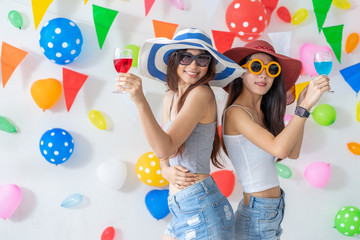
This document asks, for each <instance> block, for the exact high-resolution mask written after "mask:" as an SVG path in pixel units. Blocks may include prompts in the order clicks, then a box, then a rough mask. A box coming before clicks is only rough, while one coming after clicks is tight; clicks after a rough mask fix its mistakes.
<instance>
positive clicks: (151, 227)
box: [0, 0, 360, 240]
mask: <svg viewBox="0 0 360 240" xmlns="http://www.w3.org/2000/svg"><path fill="white" fill-rule="evenodd" d="M184 2H185V10H184V11H180V10H178V9H176V8H175V7H173V6H172V5H171V4H170V3H169V2H168V1H166V0H157V1H156V2H155V4H154V6H153V7H152V9H151V11H150V12H149V14H148V16H147V17H145V14H144V13H145V10H144V1H142V0H128V1H120V0H106V1H100V0H90V1H89V2H88V3H87V5H84V3H83V1H82V0H78V1H73V0H61V1H60V0H55V1H54V2H53V3H52V4H51V5H50V7H49V9H48V11H47V12H46V14H45V16H44V18H43V20H42V22H41V23H40V25H39V27H38V29H37V30H35V28H34V22H33V15H32V8H31V1H30V0H0V41H4V42H7V43H9V44H11V45H13V46H16V47H18V48H20V49H23V50H25V51H27V52H29V54H28V55H27V56H26V58H25V59H24V61H23V62H22V63H21V64H20V65H19V67H18V68H17V69H16V70H15V72H14V73H13V75H12V76H11V78H10V80H9V82H8V83H7V85H6V87H5V88H0V115H2V116H6V117H7V118H9V119H10V120H11V121H12V122H13V123H15V124H16V126H17V128H18V129H19V132H18V133H16V134H9V133H6V132H0V184H16V185H18V186H19V187H20V188H21V190H22V192H23V198H22V202H21V204H20V206H19V207H18V209H17V210H16V212H15V213H14V214H13V215H12V216H11V217H10V218H9V219H7V220H3V219H0V239H1V240H20V239H31V240H45V239H46V240H49V239H51V240H55V239H59V240H60V239H61V240H75V239H100V236H101V233H102V231H103V230H104V229H105V228H106V227H108V226H113V227H114V228H115V229H116V237H115V239H117V240H119V239H126V240H138V239H148V240H151V239H154V240H155V239H159V238H160V237H161V236H162V233H163V230H164V228H165V227H166V225H167V223H168V222H169V220H170V216H168V217H166V218H164V219H162V220H159V221H157V220H155V219H154V218H153V217H152V216H151V215H150V213H149V212H148V210H147V209H146V206H145V201H144V198H145V195H146V193H147V192H148V191H150V190H152V189H154V188H153V187H151V186H148V185H145V184H143V183H142V182H140V181H139V180H138V179H137V177H136V175H135V170H134V168H135V164H136V161H137V159H138V158H139V157H140V155H142V154H143V153H145V152H148V151H151V149H150V147H149V145H148V143H147V142H146V139H145V137H144V135H143V133H142V130H141V127H140V124H139V120H138V118H137V115H136V112H135V109H134V107H133V105H132V104H131V103H130V102H129V100H128V99H126V97H125V96H121V95H115V94H112V93H111V91H113V90H114V84H113V79H114V77H115V71H114V68H113V64H112V54H113V49H114V48H115V47H118V46H120V47H122V46H126V45H128V44H136V45H139V46H140V45H141V44H142V42H143V41H144V40H145V39H147V38H152V37H154V33H153V25H152V20H153V19H155V20H161V21H166V22H170V23H178V24H179V29H180V28H186V27H199V28H202V29H203V30H204V31H206V32H207V33H208V34H211V30H221V31H227V30H228V29H227V27H226V22H225V13H226V8H227V6H228V5H229V4H230V3H231V0H221V1H219V4H218V7H217V10H216V12H215V14H214V16H213V17H212V19H211V20H208V17H207V14H206V11H205V10H204V4H206V3H207V4H213V3H214V2H216V1H211V2H210V1H206V0H197V1H195V0H193V1H190V0H184ZM350 2H351V4H352V7H351V9H349V10H341V9H337V8H335V7H334V6H332V7H331V9H330V12H329V16H328V18H327V20H326V22H325V24H324V26H333V25H338V24H345V25H344V34H343V46H344V44H345V40H346V37H347V36H348V35H349V34H350V33H352V32H357V33H359V32H360V28H359V26H358V23H359V21H360V8H359V6H360V3H359V2H358V1H355V0H350ZM92 4H97V5H99V6H103V7H106V8H110V9H114V10H117V11H119V14H118V15H117V17H116V19H115V21H114V24H113V26H112V27H111V29H110V31H109V34H108V36H107V38H106V40H105V43H104V46H103V49H102V50H100V49H99V45H98V43H97V37H96V33H95V28H94V24H93V17H92ZM282 5H284V6H286V7H287V8H288V9H289V10H290V12H291V14H294V13H295V11H296V10H298V9H299V8H306V9H308V10H309V16H308V18H307V20H306V21H305V22H304V23H302V24H301V25H298V26H294V25H290V24H286V23H284V22H282V21H281V20H279V18H278V17H277V16H276V14H274V15H273V17H272V21H271V24H270V26H269V27H268V28H267V29H266V31H265V33H264V34H263V36H262V37H261V39H265V40H269V37H268V35H267V33H271V32H283V31H290V32H291V33H292V38H291V51H290V55H291V56H292V57H298V56H299V49H300V47H301V46H302V44H304V43H314V44H317V45H325V46H328V45H327V43H326V40H325V38H324V36H323V34H321V35H319V34H318V32H317V26H316V21H315V16H314V12H313V8H312V1H310V0H306V1H305V0H304V1H297V0H287V1H285V0H280V1H279V4H278V6H282ZM11 10H17V11H19V12H20V13H21V14H22V16H23V18H24V21H25V24H24V27H23V29H22V30H18V29H16V28H14V27H13V26H11V24H10V23H9V21H8V19H7V14H8V12H9V11H11ZM56 17H66V18H69V19H71V20H73V21H74V22H76V23H77V25H78V26H79V27H80V29H81V31H82V35H83V38H84V44H83V49H82V52H81V54H80V56H79V58H78V59H77V60H76V61H75V62H73V63H71V64H69V65H66V66H65V67H67V68H69V69H72V70H75V71H77V72H80V73H83V74H86V75H88V76H89V78H88V80H87V81H86V82H85V84H84V85H83V88H82V89H81V90H80V91H79V93H78V95H77V97H76V99H75V101H74V103H73V105H72V108H71V110H70V112H67V111H66V106H65V99H64V96H63V95H62V96H61V98H60V100H59V101H58V102H57V104H56V105H55V106H54V107H53V108H51V109H49V110H47V111H45V112H43V111H42V110H41V109H40V108H39V107H38V106H37V105H36V104H35V102H34V101H33V99H32V97H31V94H30V87H31V85H32V83H33V82H35V81H36V80H39V79H44V78H49V77H52V78H55V79H58V80H60V81H61V80H62V66H60V65H56V64H53V63H51V62H50V61H48V60H47V58H45V57H44V56H43V54H42V53H41V51H40V48H39V43H38V35H39V32H40V30H41V27H42V25H43V24H44V23H45V22H47V21H49V20H50V19H53V18H56ZM243 44H244V43H243V42H240V41H239V40H235V41H234V45H233V46H241V45H243ZM343 49H344V47H343ZM359 60H360V47H357V49H356V50H355V51H354V52H353V53H351V54H349V55H348V54H346V53H345V51H344V50H343V52H342V64H341V65H340V64H339V63H338V62H337V61H336V60H335V61H334V68H333V71H332V73H331V86H332V88H333V90H335V93H334V94H325V95H324V96H323V98H322V99H321V100H320V103H328V104H331V105H332V106H334V107H335V108H336V110H337V119H336V122H335V123H334V124H333V125H331V126H328V127H322V126H320V125H318V124H316V123H315V122H314V120H313V119H312V118H311V117H310V118H309V120H308V121H307V124H306V130H305V137H304V143H303V148H302V155H301V157H300V158H299V159H298V160H297V161H292V160H284V161H283V164H286V165H287V166H289V167H290V168H291V170H292V172H293V176H292V178H290V179H281V185H282V188H284V190H285V191H286V200H287V210H286V216H285V219H284V222H283V228H284V234H283V237H282V239H291V240H303V239H306V240H309V239H326V240H330V239H331V240H335V239H336V240H339V239H348V238H346V237H344V236H342V235H341V234H340V233H338V232H337V230H336V229H334V228H333V226H334V217H335V214H336V212H337V211H338V210H339V209H340V208H342V207H344V206H348V205H354V206H357V207H359V208H360V200H359V199H360V191H359V187H358V181H359V174H358V172H359V169H360V159H359V156H356V155H354V154H352V153H351V152H350V151H349V150H348V149H347V146H346V143H348V142H358V143H359V142H360V134H359V133H360V131H359V124H360V123H359V122H357V121H356V118H355V106H356V103H357V102H358V101H359V97H357V96H356V94H355V92H354V91H353V90H352V89H351V88H350V87H349V86H348V85H347V83H346V82H345V81H344V80H343V79H342V77H341V75H340V74H339V70H340V69H343V68H345V67H348V66H350V65H353V64H355V63H358V62H359ZM130 71H131V72H133V73H137V69H136V68H132V69H131V70H130ZM308 80H310V77H309V76H308V75H303V76H301V77H300V79H299V82H303V81H308ZM144 88H145V89H146V90H147V99H148V100H149V102H150V105H151V107H152V109H153V111H154V113H155V115H156V117H157V119H158V120H159V121H161V112H162V97H163V95H164V90H165V87H164V86H163V85H162V84H160V83H158V82H155V81H152V80H149V79H144ZM215 90H216V93H217V94H218V96H219V104H222V103H223V101H224V94H223V92H222V91H220V89H215ZM92 109H96V110H99V111H101V112H102V113H103V114H104V115H105V116H106V118H107V121H108V125H109V127H108V129H107V130H106V131H101V130H99V129H97V128H95V127H94V126H93V125H92V124H91V123H90V121H89V119H88V113H89V111H90V110H92ZM293 109H294V106H293V105H290V106H289V108H288V113H292V112H293ZM54 127H60V128H64V129H66V130H67V131H69V132H70V133H71V135H72V136H73V138H74V141H75V151H74V154H73V155H72V156H71V158H70V159H69V160H68V161H67V162H66V163H64V164H62V165H58V166H55V165H52V164H50V163H48V162H47V161H45V159H43V157H42V156H41V154H40V151H39V147H38V144H39V140H40V138H41V136H42V134H43V133H44V132H45V131H47V130H48V129H51V128H54ZM111 159H117V160H121V161H124V162H126V164H127V167H128V177H127V179H126V182H125V184H124V186H123V188H122V189H120V190H119V191H115V190H111V189H109V188H107V187H106V186H104V185H103V184H102V183H101V182H99V180H98V179H97V176H96V170H97V167H98V166H99V164H101V163H102V162H104V161H107V160H111ZM314 161H324V162H328V163H330V164H331V167H332V178H331V180H330V182H329V184H328V185H327V186H326V187H324V188H321V189H318V188H314V187H312V186H311V185H310V184H309V183H308V182H307V181H306V180H305V179H304V177H303V172H304V170H305V168H306V167H307V166H308V165H309V164H310V163H311V162H314ZM227 167H228V168H229V169H232V167H231V164H227ZM214 170H215V169H214ZM241 191H242V190H241V187H240V186H239V184H238V183H236V187H235V191H234V193H233V194H232V195H231V196H230V198H229V199H230V201H231V203H232V205H233V208H234V209H236V207H237V203H238V202H239V201H240V199H241V197H240V195H241ZM72 193H81V194H83V195H84V197H85V201H84V202H83V203H82V204H81V206H80V207H78V208H75V209H66V208H62V207H60V203H61V201H62V200H63V199H64V198H65V197H66V196H68V195H70V194H72ZM355 238H356V239H358V238H359V237H355Z"/></svg>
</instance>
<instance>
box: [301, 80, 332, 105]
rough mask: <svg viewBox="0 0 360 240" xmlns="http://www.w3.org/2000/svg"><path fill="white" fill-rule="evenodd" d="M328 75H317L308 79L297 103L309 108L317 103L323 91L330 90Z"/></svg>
mask: <svg viewBox="0 0 360 240" xmlns="http://www.w3.org/2000/svg"><path fill="white" fill-rule="evenodd" d="M329 81H330V79H329V77H328V76H326V75H319V76H317V77H316V78H314V79H313V80H312V81H310V83H309V85H308V86H307V87H306V88H304V90H303V91H302V92H301V93H300V95H299V98H298V103H299V104H298V105H301V106H302V107H304V108H306V110H308V111H310V109H311V108H312V107H313V106H314V105H315V104H316V103H317V101H318V100H319V99H320V97H321V96H322V94H323V93H324V92H327V91H329V90H330V84H329Z"/></svg>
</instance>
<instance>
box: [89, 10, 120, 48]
mask: <svg viewBox="0 0 360 240" xmlns="http://www.w3.org/2000/svg"><path fill="white" fill-rule="evenodd" d="M117 14H118V11H115V10H112V9H108V8H103V7H100V6H97V5H95V4H93V18H94V24H95V29H96V35H97V38H98V42H99V46H100V49H102V46H103V44H104V42H105V39H106V36H107V34H108V32H109V29H110V27H111V25H112V23H113V21H114V19H115V17H116V15H117Z"/></svg>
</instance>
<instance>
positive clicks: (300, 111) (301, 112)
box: [296, 108, 305, 116]
mask: <svg viewBox="0 0 360 240" xmlns="http://www.w3.org/2000/svg"><path fill="white" fill-rule="evenodd" d="M296 112H297V113H298V114H300V115H301V116H304V113H305V109H303V108H297V109H296Z"/></svg>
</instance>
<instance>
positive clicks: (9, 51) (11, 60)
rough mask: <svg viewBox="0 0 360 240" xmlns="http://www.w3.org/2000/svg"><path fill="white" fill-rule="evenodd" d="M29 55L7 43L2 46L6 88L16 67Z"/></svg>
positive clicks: (3, 73) (3, 80)
mask: <svg viewBox="0 0 360 240" xmlns="http://www.w3.org/2000/svg"><path fill="white" fill-rule="evenodd" d="M27 54H28V53H27V52H25V51H23V50H21V49H18V48H16V47H14V46H11V45H9V44H7V43H5V42H3V43H2V46H1V77H2V84H3V87H5V85H6V83H7V82H8V80H9V78H10V77H11V75H12V74H13V72H14V70H15V69H16V67H17V66H18V65H19V64H20V63H21V61H22V60H23V59H24V58H25V56H26V55H27Z"/></svg>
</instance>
